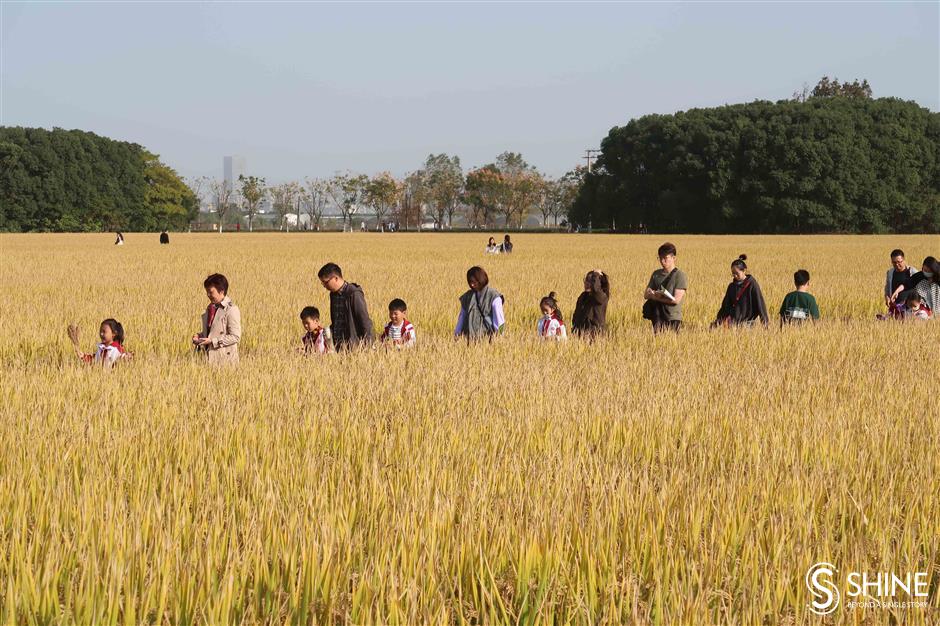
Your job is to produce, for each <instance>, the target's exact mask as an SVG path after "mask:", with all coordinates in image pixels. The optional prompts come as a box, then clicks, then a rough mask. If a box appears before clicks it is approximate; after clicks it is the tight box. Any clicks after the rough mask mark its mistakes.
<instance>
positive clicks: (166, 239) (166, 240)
mask: <svg viewBox="0 0 940 626" xmlns="http://www.w3.org/2000/svg"><path fill="white" fill-rule="evenodd" d="M160 243H170V234H169V233H168V232H166V229H164V230H163V232H162V233H160Z"/></svg>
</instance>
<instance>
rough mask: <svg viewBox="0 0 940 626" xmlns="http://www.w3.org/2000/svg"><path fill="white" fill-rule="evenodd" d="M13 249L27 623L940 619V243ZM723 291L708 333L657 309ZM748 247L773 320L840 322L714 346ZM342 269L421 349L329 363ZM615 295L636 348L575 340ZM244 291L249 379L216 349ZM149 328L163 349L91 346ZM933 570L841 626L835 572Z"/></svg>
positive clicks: (568, 239) (20, 549)
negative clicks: (915, 286) (647, 311)
mask: <svg viewBox="0 0 940 626" xmlns="http://www.w3.org/2000/svg"><path fill="white" fill-rule="evenodd" d="M485 240H486V235H483V236H478V235H466V234H433V235H432V234H400V233H396V234H385V235H380V234H338V233H337V234H289V235H287V234H250V235H249V234H245V233H242V234H235V233H231V234H228V233H227V234H223V235H218V234H171V244H170V245H169V246H160V245H159V244H158V243H157V235H156V234H133V233H131V234H127V235H126V245H124V246H121V247H115V246H113V245H111V242H112V241H113V236H111V235H106V234H105V235H52V234H43V235H3V236H0V295H2V297H0V364H2V390H0V451H2V454H0V520H2V523H0V622H2V623H4V624H60V623H61V624H71V623H79V624H119V623H120V624H137V623H154V624H256V623H262V624H307V623H310V624H333V623H336V624H345V623H354V624H385V623H388V624H409V625H410V624H425V623H427V624H444V623H449V624H503V623H512V624H650V623H651V624H818V623H835V624H893V623H910V624H935V623H938V622H940V490H938V485H940V454H938V450H940V401H938V395H937V381H938V378H937V366H938V362H940V358H938V357H940V322H928V323H922V324H901V323H889V322H877V321H875V320H874V315H875V314H876V313H878V312H880V311H881V309H882V305H881V293H882V285H883V281H884V276H885V271H886V269H887V267H888V261H889V259H888V253H889V252H890V250H891V249H892V248H895V247H899V246H900V247H902V248H904V249H905V251H906V252H907V255H908V260H909V261H910V262H912V263H914V264H919V263H920V261H921V260H922V259H923V257H924V256H926V255H927V254H934V255H937V254H938V253H940V245H938V244H940V238H938V237H936V236H897V237H881V236H870V237H867V236H866V237H863V236H812V237H790V236H781V237H770V236H766V237H751V236H740V237H737V236H736V237H730V236H729V237H718V236H670V237H662V236H602V235H597V236H587V235H567V236H566V235H525V234H520V235H518V236H514V237H513V240H514V242H515V252H514V253H513V254H512V255H511V256H495V257H493V256H484V255H483V244H484V243H485ZM665 240H671V241H673V242H674V243H675V244H676V245H677V247H678V249H679V256H678V265H679V267H680V268H682V269H683V270H685V271H686V272H687V273H688V274H689V278H690V288H689V292H688V297H687V301H686V302H687V304H686V307H685V312H686V315H685V317H686V321H687V325H688V327H687V328H686V329H685V330H684V331H683V332H682V334H680V335H678V336H675V335H671V334H670V335H664V336H658V337H654V336H653V335H652V334H651V333H650V331H649V328H648V323H647V322H644V321H643V320H642V319H641V317H640V307H641V303H642V300H641V294H642V291H643V288H644V287H645V286H646V282H647V280H648V279H649V275H650V273H651V272H652V271H653V270H654V269H656V268H657V267H658V264H657V260H656V248H657V246H658V245H659V244H660V243H662V242H663V241H665ZM741 252H746V253H747V255H748V265H749V269H750V271H752V272H753V274H754V275H755V276H756V277H757V278H758V280H759V281H760V283H761V286H762V288H763V291H764V295H765V297H766V299H767V304H768V308H769V309H770V311H771V313H772V315H773V314H774V313H776V310H777V308H778V307H779V305H780V301H781V299H782V298H783V296H784V294H785V293H786V292H788V291H790V290H791V289H792V274H793V272H794V271H795V270H796V269H799V268H806V269H808V270H809V271H810V273H811V274H812V282H811V290H812V291H813V293H814V294H815V295H816V297H817V298H818V300H819V303H820V308H821V310H822V315H823V321H822V322H821V323H819V324H817V325H815V326H807V327H802V328H788V329H784V330H780V329H778V328H777V327H776V326H775V325H772V327H771V328H770V329H768V330H763V329H753V330H745V331H735V330H720V331H710V330H708V328H707V326H708V323H709V322H710V321H711V320H712V319H713V318H714V315H715V312H716V311H717V309H718V306H719V304H720V302H721V298H722V295H723V293H724V289H725V286H726V285H727V282H728V281H729V280H730V275H729V264H730V262H731V260H732V259H734V258H736V257H737V255H738V254H739V253H741ZM326 261H336V262H338V263H339V264H340V265H341V266H342V268H343V271H344V275H345V276H346V278H347V279H349V280H350V281H352V282H356V283H359V284H360V285H362V286H363V288H364V289H365V293H366V297H367V299H368V302H369V306H370V312H371V314H372V318H373V320H374V322H375V324H376V327H377V329H378V330H380V329H381V325H382V324H384V322H385V318H386V309H385V307H386V304H387V303H388V301H389V300H391V299H392V298H393V297H401V298H403V299H404V300H405V301H406V302H407V303H408V317H409V319H410V320H411V321H412V322H413V323H414V324H415V326H416V327H417V330H418V338H419V345H418V346H417V348H416V349H415V350H412V351H403V352H385V351H384V350H374V351H367V352H364V353H359V354H350V355H329V356H327V357H323V358H306V359H305V358H303V357H301V356H300V355H298V354H296V353H295V351H294V348H296V347H297V346H298V345H299V338H300V336H301V334H302V332H303V331H302V329H301V326H300V320H299V319H298V313H299V311H300V309H301V308H302V307H303V306H304V305H307V304H313V305H316V306H318V307H319V308H320V310H321V312H322V313H323V316H324V321H326V319H328V315H329V305H328V299H327V294H326V292H325V291H324V290H323V289H322V287H321V286H320V285H319V282H318V281H317V279H316V271H317V269H318V268H319V267H320V266H321V265H322V264H323V263H324V262H326ZM475 264H480V265H482V266H483V267H484V268H486V269H487V271H488V272H489V274H490V282H491V284H492V285H493V286H494V287H496V288H498V289H499V290H501V291H502V292H503V293H504V294H505V295H506V313H507V324H508V329H507V332H506V334H505V336H503V337H500V338H499V339H497V340H496V341H494V342H493V343H492V344H487V343H484V344H478V345H469V346H468V345H466V344H465V343H462V342H455V341H454V340H453V338H452V332H453V324H454V322H455V320H456V316H457V308H458V304H457V297H458V296H459V295H460V294H461V293H462V292H463V291H464V290H465V289H466V282H465V280H464V274H465V272H466V270H467V268H469V267H470V266H471V265H475ZM595 267H598V268H601V269H603V270H605V271H606V272H607V273H608V274H609V275H610V277H611V290H612V298H611V305H610V309H609V312H608V324H609V327H610V335H609V336H608V337H607V338H603V339H600V340H598V341H597V342H595V343H593V344H589V343H587V342H582V341H579V340H577V339H573V340H571V341H568V342H567V343H565V344H543V343H539V342H538V341H537V340H536V338H535V337H534V334H535V333H534V327H535V322H536V319H537V317H538V315H539V312H538V301H539V298H540V297H541V296H543V295H545V294H547V293H548V292H549V291H556V292H557V293H558V295H559V299H560V303H561V306H562V311H563V313H564V314H565V315H566V316H570V314H571V312H572V309H573V305H574V301H575V299H576V297H577V295H578V293H579V292H580V289H581V283H582V280H583V276H584V274H585V273H586V272H587V271H588V270H591V269H593V268H595ZM216 271H218V272H222V273H224V274H226V276H227V277H228V279H229V281H230V283H231V288H230V292H229V293H230V295H231V297H232V299H233V300H234V301H235V302H236V303H237V304H238V305H239V307H240V308H241V311H242V319H243V326H244V330H243V337H242V343H241V348H240V351H241V363H240V365H239V366H237V367H235V368H227V369H209V368H207V367H206V365H205V364H204V363H202V362H200V361H199V360H197V359H194V358H193V357H192V356H191V354H190V350H189V337H190V336H191V335H192V334H193V332H196V331H197V330H198V329H199V315H200V313H201V312H202V311H203V310H204V309H205V305H206V299H205V294H204V291H203V289H202V280H203V279H204V278H205V276H206V275H207V274H209V273H212V272H216ZM112 316H113V317H116V318H117V319H118V320H120V321H121V322H122V323H123V324H124V326H125V328H126V330H127V341H126V345H127V347H128V349H129V350H130V351H132V352H133V353H134V355H135V359H134V360H133V361H132V362H130V363H127V364H123V365H121V366H119V367H117V368H115V369H114V370H113V371H110V372H108V371H102V370H101V369H99V368H95V367H88V366H82V365H80V364H79V363H78V362H77V359H75V357H74V355H73V353H72V351H71V348H70V345H69V343H68V340H67V338H66V334H65V328H66V325H67V324H68V323H70V322H76V323H78V324H79V325H80V326H81V328H82V337H83V339H82V343H83V347H84V348H85V349H86V350H88V349H91V347H92V345H93V344H94V341H95V337H96V331H97V327H98V323H99V322H100V321H101V320H102V319H104V318H106V317H112ZM819 561H828V562H830V563H833V564H835V565H836V567H838V568H839V569H840V571H848V570H858V571H868V572H899V573H904V572H908V571H926V572H929V579H930V595H929V598H928V599H927V605H928V606H927V607H920V608H901V609H894V608H888V609H885V608H875V609H863V608H858V609H850V608H848V607H845V606H842V607H840V608H839V609H838V610H837V611H836V612H834V613H833V614H831V615H830V616H828V617H825V618H820V617H817V616H815V615H813V614H812V613H810V612H809V611H808V610H807V603H808V602H810V600H811V597H810V594H809V591H808V589H807V587H806V585H805V584H804V576H805V574H806V572H807V569H808V568H809V567H810V566H812V565H813V564H815V563H817V562H819Z"/></svg>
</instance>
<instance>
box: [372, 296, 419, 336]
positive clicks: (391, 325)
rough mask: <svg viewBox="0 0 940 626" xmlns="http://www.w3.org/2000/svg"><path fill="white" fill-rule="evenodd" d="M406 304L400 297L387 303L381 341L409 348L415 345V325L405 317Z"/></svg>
mask: <svg viewBox="0 0 940 626" xmlns="http://www.w3.org/2000/svg"><path fill="white" fill-rule="evenodd" d="M407 310H408V305H406V304H405V301H404V300H402V299H401V298H395V299H394V300H392V301H391V302H389V303H388V319H389V322H388V324H386V325H385V330H383V331H382V337H381V342H382V343H383V344H385V345H391V346H394V347H396V348H410V347H412V346H414V345H415V342H416V341H417V339H418V338H417V336H416V335H415V327H414V325H413V324H412V323H411V322H409V321H408V320H407V319H406V318H405V312H406V311H407Z"/></svg>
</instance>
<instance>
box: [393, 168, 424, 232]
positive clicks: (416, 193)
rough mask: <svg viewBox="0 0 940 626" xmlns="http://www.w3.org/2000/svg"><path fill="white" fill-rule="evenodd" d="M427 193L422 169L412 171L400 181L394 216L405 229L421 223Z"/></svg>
mask: <svg viewBox="0 0 940 626" xmlns="http://www.w3.org/2000/svg"><path fill="white" fill-rule="evenodd" d="M427 195H428V190H427V183H426V176H425V172H424V170H417V171H415V172H412V173H411V174H408V175H407V176H406V177H405V179H404V180H403V181H402V184H401V189H400V196H399V202H398V210H397V211H396V212H395V218H396V220H397V221H398V223H399V224H401V226H402V227H403V228H404V229H405V230H408V229H409V228H411V226H412V225H414V226H418V225H420V224H421V215H422V212H423V208H422V207H423V206H424V203H425V199H426V198H427Z"/></svg>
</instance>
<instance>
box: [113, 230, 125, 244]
mask: <svg viewBox="0 0 940 626" xmlns="http://www.w3.org/2000/svg"><path fill="white" fill-rule="evenodd" d="M115 235H117V237H115V238H114V245H116V246H123V245H124V234H123V233H121V232H117V233H115Z"/></svg>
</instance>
